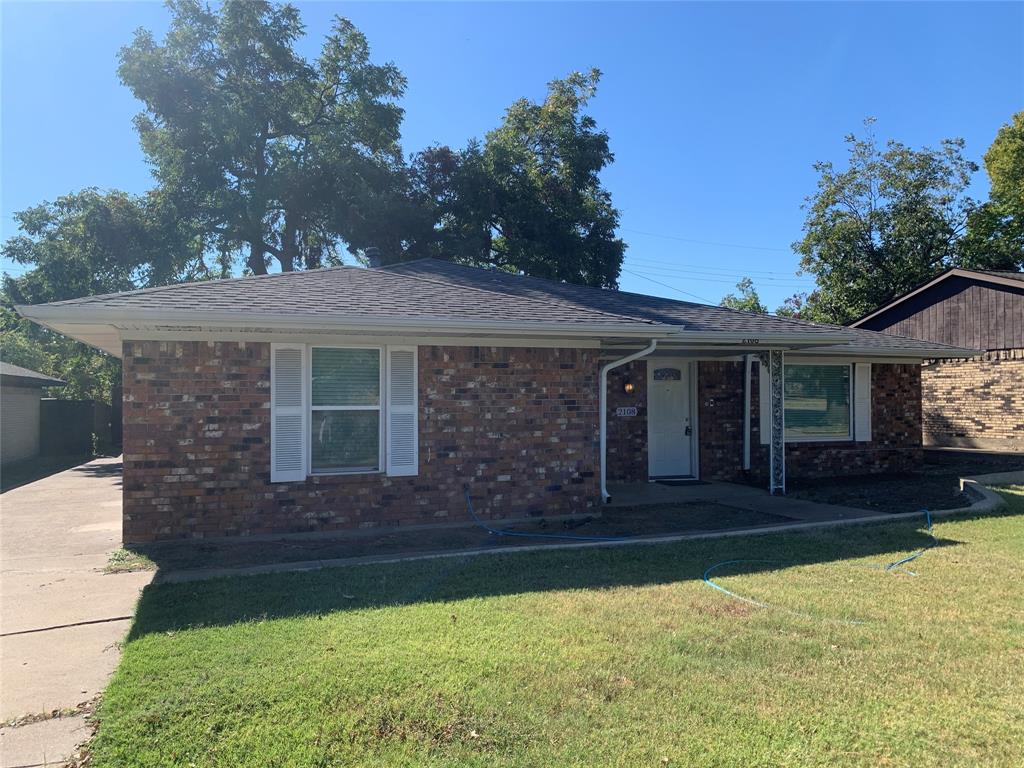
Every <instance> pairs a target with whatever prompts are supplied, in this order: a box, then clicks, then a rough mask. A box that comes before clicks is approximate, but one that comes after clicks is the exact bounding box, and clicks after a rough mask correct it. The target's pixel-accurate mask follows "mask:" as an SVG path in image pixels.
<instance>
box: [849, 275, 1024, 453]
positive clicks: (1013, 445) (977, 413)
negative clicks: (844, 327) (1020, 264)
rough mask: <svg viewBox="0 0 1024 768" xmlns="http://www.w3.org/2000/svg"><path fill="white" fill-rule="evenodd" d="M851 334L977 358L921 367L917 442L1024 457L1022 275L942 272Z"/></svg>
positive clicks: (863, 320) (859, 323)
mask: <svg viewBox="0 0 1024 768" xmlns="http://www.w3.org/2000/svg"><path fill="white" fill-rule="evenodd" d="M851 327H854V328H864V329H868V330H872V331H881V332H882V333H893V334H899V335H900V336H909V337H911V338H914V339H923V340H925V341H931V342H937V343H942V344H952V345H955V346H958V347H970V348H973V349H975V350H979V351H981V353H980V354H975V355H973V356H971V357H963V358H958V359H936V360H929V361H926V362H925V364H924V366H923V368H922V370H921V389H922V403H923V414H924V442H925V444H926V445H935V446H955V447H962V448H984V449H988V450H1000V451H1024V274H1022V273H1020V272H979V271H975V270H969V269H949V270H947V271H945V272H943V273H942V274H941V275H939V276H938V277H936V278H934V279H933V280H929V281H928V282H927V283H925V284H923V285H921V286H919V287H917V288H915V289H914V290H912V291H910V292H909V293H907V294H905V295H903V296H900V297H899V298H896V299H893V300H892V301H891V302H889V303H888V304H886V305H885V306H884V307H881V308H880V309H877V310H875V311H874V312H872V313H871V314H870V315H867V316H866V317H862V318H861V319H860V320H858V321H856V322H855V323H853V324H852V326H851ZM982 350H983V351H982Z"/></svg>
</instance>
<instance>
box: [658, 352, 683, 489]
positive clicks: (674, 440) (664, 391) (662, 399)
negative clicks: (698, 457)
mask: <svg viewBox="0 0 1024 768" xmlns="http://www.w3.org/2000/svg"><path fill="white" fill-rule="evenodd" d="M692 432H693V419H692V417H691V409H690V364H689V363H687V362H684V361H682V360H672V359H658V358H649V359H648V360H647V456H648V468H649V473H650V476H651V477H686V476H692V475H693V465H692V460H691V458H692V455H693V451H692V445H693V435H692Z"/></svg>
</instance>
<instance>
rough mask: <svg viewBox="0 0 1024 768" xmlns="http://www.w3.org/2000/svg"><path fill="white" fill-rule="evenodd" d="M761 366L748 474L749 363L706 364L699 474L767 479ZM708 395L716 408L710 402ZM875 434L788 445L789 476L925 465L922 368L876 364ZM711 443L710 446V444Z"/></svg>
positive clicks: (716, 477) (754, 397) (702, 369)
mask: <svg viewBox="0 0 1024 768" xmlns="http://www.w3.org/2000/svg"><path fill="white" fill-rule="evenodd" d="M758 368H759V366H756V365H755V366H754V370H755V373H754V376H753V379H752V385H751V398H750V400H751V438H750V462H751V470H750V472H749V473H746V472H744V471H743V463H742V462H743V444H742V435H743V431H742V417H743V408H742V403H743V364H742V363H734V362H702V363H701V364H700V392H701V398H700V407H701V411H700V429H701V441H702V444H701V476H702V477H704V478H705V479H709V480H734V481H736V480H749V481H751V482H756V483H758V484H767V482H768V446H767V445H761V435H760V407H759V397H758V375H759V374H758V372H757V371H758ZM709 397H714V398H715V407H714V408H711V407H709V406H708V400H709ZM871 401H872V411H871V440H870V441H867V442H855V441H852V440H848V441H841V442H819V443H815V442H807V443H803V442H801V443H787V444H786V477H787V478H788V479H794V480H795V479H799V478H815V477H829V476H848V475H862V474H873V473H879V472H901V471H905V470H908V469H911V468H913V467H914V466H917V465H918V464H920V462H921V459H922V453H921V367H920V366H919V365H913V364H890V363H875V364H873V365H872V366H871ZM705 445H708V446H709V447H710V450H705V448H704V446H705Z"/></svg>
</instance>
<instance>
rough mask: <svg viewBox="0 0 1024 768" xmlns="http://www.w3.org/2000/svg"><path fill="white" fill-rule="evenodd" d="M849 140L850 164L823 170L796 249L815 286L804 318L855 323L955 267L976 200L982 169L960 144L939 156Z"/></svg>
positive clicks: (825, 165)
mask: <svg viewBox="0 0 1024 768" xmlns="http://www.w3.org/2000/svg"><path fill="white" fill-rule="evenodd" d="M872 123H873V120H870V119H869V120H867V121H865V128H866V132H865V135H864V136H861V137H858V136H855V135H850V136H847V138H846V142H847V147H848V152H849V160H848V163H847V166H846V167H845V168H843V169H837V168H836V167H835V166H834V165H833V164H832V163H831V162H819V163H816V164H815V166H814V168H815V170H816V171H817V172H818V174H819V180H818V189H817V191H816V192H815V194H813V195H812V196H811V197H809V198H808V199H807V204H806V205H805V210H806V212H807V215H806V219H805V222H804V236H803V238H802V239H801V240H800V241H799V242H797V243H795V244H794V246H793V248H794V250H795V251H796V252H797V253H798V254H799V255H800V267H801V270H802V271H803V272H809V273H811V274H813V275H814V276H815V278H816V280H817V285H818V287H817V290H816V291H815V295H814V301H813V302H808V303H807V304H806V305H805V306H804V307H803V308H802V309H801V317H804V318H806V319H810V320H817V321H821V322H831V323H839V324H843V323H848V322H850V321H852V320H854V319H856V318H857V317H860V316H861V315H863V314H866V313H867V312H869V311H871V310H873V309H875V308H877V307H879V306H881V305H882V304H884V303H886V302H887V301H889V300H890V299H892V298H893V297H895V296H897V295H899V294H901V293H904V292H906V291H907V290H909V289H911V288H912V287H914V286H915V285H917V284H918V283H920V282H922V281H924V280H926V279H928V278H929V277H931V276H932V275H934V274H935V273H936V272H938V271H940V270H942V269H943V268H945V267H947V266H951V265H953V264H955V263H956V261H957V257H958V241H959V239H960V236H961V235H962V234H963V232H964V230H965V228H966V223H967V219H968V215H969V213H970V212H971V210H973V208H974V204H973V202H972V201H971V200H970V199H969V198H968V197H966V195H965V194H964V193H965V190H966V188H967V185H968V183H969V182H970V177H971V174H972V173H973V172H974V171H976V170H977V166H976V165H975V164H974V163H973V162H971V161H970V160H968V159H966V158H965V157H964V156H963V148H964V142H963V140H962V139H947V140H944V141H943V142H942V144H941V146H940V147H939V148H938V149H933V148H927V147H926V148H923V149H919V150H915V149H911V148H910V147H907V146H905V145H904V144H901V143H899V142H896V141H889V142H888V143H887V144H886V145H885V146H884V147H880V146H879V144H878V142H877V141H876V140H875V137H874V134H873V132H872V130H871V125H872Z"/></svg>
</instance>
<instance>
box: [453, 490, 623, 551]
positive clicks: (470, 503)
mask: <svg viewBox="0 0 1024 768" xmlns="http://www.w3.org/2000/svg"><path fill="white" fill-rule="evenodd" d="M465 493H466V506H467V507H468V508H469V514H470V517H472V518H473V522H474V523H476V524H477V525H478V526H480V527H481V528H483V529H484V530H485V531H487V532H488V533H490V534H492V535H494V536H515V537H517V538H523V539H561V540H563V541H628V540H629V539H635V538H636V536H571V535H569V534H567V533H526V532H525V531H503V530H501V529H500V528H494V527H492V526H490V525H488V524H487V523H485V522H484V521H483V520H481V519H480V518H479V517H477V514H476V510H474V509H473V499H471V498H470V496H469V488H466V489H465Z"/></svg>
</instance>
